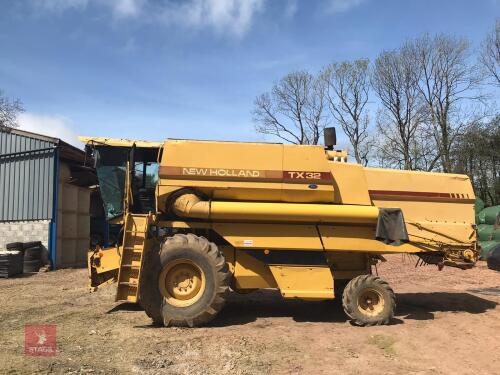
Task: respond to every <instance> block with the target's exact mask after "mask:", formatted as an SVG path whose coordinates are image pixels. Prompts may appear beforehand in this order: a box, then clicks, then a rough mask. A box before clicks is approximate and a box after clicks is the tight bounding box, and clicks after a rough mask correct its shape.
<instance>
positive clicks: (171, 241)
mask: <svg viewBox="0 0 500 375" xmlns="http://www.w3.org/2000/svg"><path fill="white" fill-rule="evenodd" d="M157 259H158V261H157V262H155V263H152V264H151V263H150V264H149V267H145V269H144V270H143V272H146V274H148V275H149V276H150V277H148V278H147V279H146V278H145V279H144V280H143V281H145V284H147V285H144V286H143V291H144V293H143V295H142V296H141V299H142V300H143V306H144V309H145V311H146V313H147V314H148V315H149V316H150V317H151V318H152V319H153V321H154V322H155V323H159V324H162V323H163V324H164V325H165V326H189V327H194V326H200V325H203V324H205V323H208V322H209V321H210V320H212V319H213V318H214V317H215V315H216V314H217V313H218V312H219V311H220V310H221V309H222V307H223V306H224V303H225V300H226V297H227V294H228V292H229V282H230V272H229V267H228V265H227V263H226V260H225V258H224V255H223V254H222V252H221V251H219V249H218V248H217V246H216V245H215V244H214V243H211V242H209V241H208V240H207V239H205V238H204V237H199V236H195V235H193V234H187V235H184V234H176V235H174V236H173V237H169V238H167V240H166V241H165V242H164V243H163V244H162V247H161V250H160V252H159V253H157ZM144 276H146V275H144Z"/></svg>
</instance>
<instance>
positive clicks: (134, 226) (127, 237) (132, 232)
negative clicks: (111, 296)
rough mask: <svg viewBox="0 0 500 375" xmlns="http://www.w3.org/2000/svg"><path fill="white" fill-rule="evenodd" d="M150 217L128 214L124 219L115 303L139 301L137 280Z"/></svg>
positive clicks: (139, 275) (148, 215)
mask: <svg viewBox="0 0 500 375" xmlns="http://www.w3.org/2000/svg"><path fill="white" fill-rule="evenodd" d="M151 220H152V215H151V214H147V215H143V214H130V213H128V214H127V216H126V218H125V225H124V236H123V246H122V256H121V259H120V270H119V272H118V288H117V290H116V298H115V300H116V301H117V302H134V303H135V302H137V301H138V300H139V280H140V277H141V266H142V259H143V254H144V250H145V248H146V241H147V236H148V228H149V224H150V223H151Z"/></svg>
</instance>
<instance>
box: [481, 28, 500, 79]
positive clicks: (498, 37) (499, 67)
mask: <svg viewBox="0 0 500 375" xmlns="http://www.w3.org/2000/svg"><path fill="white" fill-rule="evenodd" d="M481 47H482V48H481V55H480V56H479V62H480V63H481V64H482V66H483V67H484V68H485V70H486V72H487V74H488V75H489V76H490V77H491V78H492V79H493V80H494V82H495V84H496V85H497V86H500V20H497V21H496V23H495V29H494V30H493V31H492V32H491V33H490V34H488V35H487V36H486V39H485V40H484V42H483V44H482V46H481Z"/></svg>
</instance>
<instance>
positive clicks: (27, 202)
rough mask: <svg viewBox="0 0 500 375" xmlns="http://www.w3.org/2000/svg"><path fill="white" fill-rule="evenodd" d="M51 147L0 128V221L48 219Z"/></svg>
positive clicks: (52, 170) (51, 177)
mask: <svg viewBox="0 0 500 375" xmlns="http://www.w3.org/2000/svg"><path fill="white" fill-rule="evenodd" d="M54 147H55V144H54V143H53V142H50V141H49V140H43V139H37V138H32V137H29V136H25V135H20V134H15V133H13V132H9V131H5V130H2V129H0V222H1V221H20V220H49V219H52V216H53V203H54V202H53V196H54V194H53V189H54V155H55V148H54Z"/></svg>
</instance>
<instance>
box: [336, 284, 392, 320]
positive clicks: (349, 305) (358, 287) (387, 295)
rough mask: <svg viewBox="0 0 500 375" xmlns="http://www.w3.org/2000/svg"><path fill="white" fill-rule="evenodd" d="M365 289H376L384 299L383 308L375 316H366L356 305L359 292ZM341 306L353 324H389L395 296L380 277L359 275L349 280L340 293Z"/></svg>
mask: <svg viewBox="0 0 500 375" xmlns="http://www.w3.org/2000/svg"><path fill="white" fill-rule="evenodd" d="M367 289H373V290H375V291H377V292H378V293H379V294H380V296H381V297H382V298H383V300H384V308H383V309H382V311H381V312H380V313H379V314H377V315H376V316H367V315H366V314H364V313H363V312H362V311H361V309H360V308H359V306H358V298H359V296H360V294H361V293H362V292H364V291H366V290H367ZM342 306H343V308H344V311H345V313H346V314H347V316H348V317H349V318H351V319H352V322H353V323H354V324H355V325H358V326H374V325H382V324H389V323H390V321H391V319H392V318H393V317H394V311H395V309H396V297H395V295H394V291H393V290H392V289H391V287H390V286H389V284H387V282H385V281H384V280H382V279H381V278H380V277H378V276H373V275H361V276H357V277H355V278H354V279H352V280H351V281H349V283H348V284H347V286H346V287H345V289H344V293H343V295H342Z"/></svg>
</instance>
